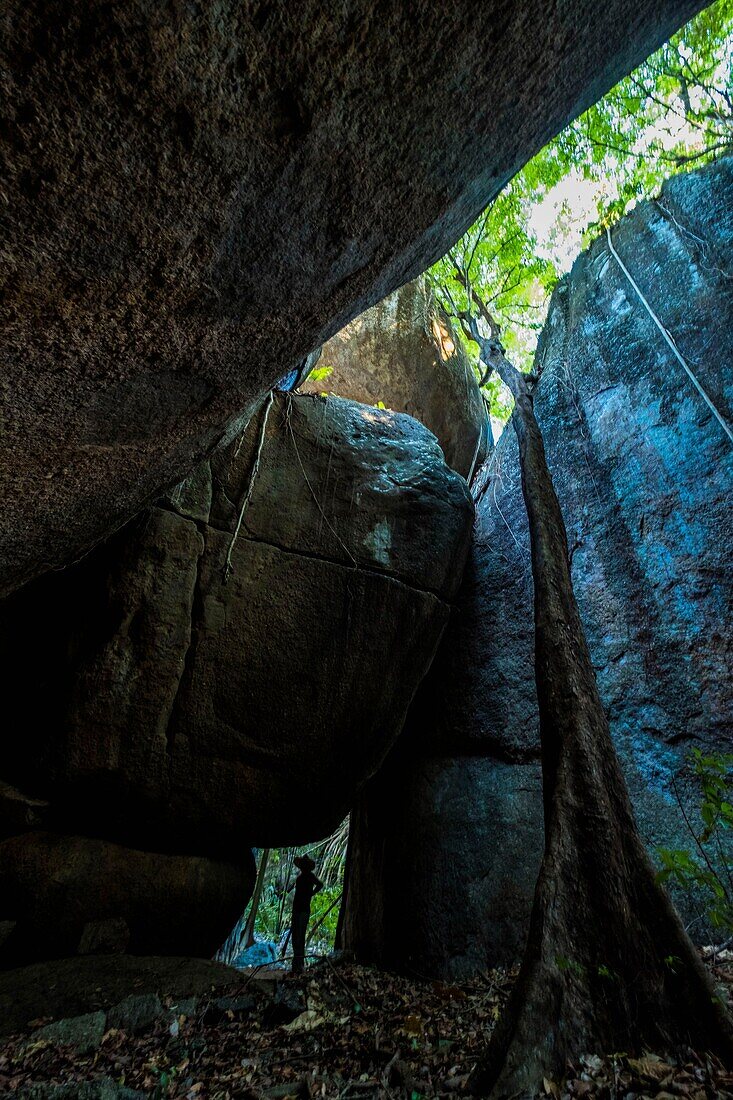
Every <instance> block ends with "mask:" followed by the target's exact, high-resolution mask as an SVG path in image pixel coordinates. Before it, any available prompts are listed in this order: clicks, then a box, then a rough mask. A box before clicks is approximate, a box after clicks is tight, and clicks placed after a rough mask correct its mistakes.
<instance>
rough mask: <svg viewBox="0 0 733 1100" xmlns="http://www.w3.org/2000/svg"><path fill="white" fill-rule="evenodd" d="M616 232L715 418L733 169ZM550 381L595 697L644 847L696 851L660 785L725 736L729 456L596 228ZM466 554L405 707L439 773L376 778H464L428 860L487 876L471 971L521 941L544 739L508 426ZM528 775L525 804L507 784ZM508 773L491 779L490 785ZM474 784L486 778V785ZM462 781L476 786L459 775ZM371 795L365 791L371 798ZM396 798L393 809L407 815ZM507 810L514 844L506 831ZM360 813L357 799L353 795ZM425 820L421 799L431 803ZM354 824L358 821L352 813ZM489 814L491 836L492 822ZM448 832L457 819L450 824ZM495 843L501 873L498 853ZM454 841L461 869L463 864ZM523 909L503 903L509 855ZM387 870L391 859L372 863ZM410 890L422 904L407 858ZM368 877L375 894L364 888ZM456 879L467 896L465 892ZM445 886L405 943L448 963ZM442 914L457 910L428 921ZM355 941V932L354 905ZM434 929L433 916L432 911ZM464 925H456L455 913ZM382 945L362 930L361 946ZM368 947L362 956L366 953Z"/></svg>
mask: <svg viewBox="0 0 733 1100" xmlns="http://www.w3.org/2000/svg"><path fill="white" fill-rule="evenodd" d="M612 240H613V244H614V247H615V249H616V251H617V252H618V254H619V256H620V257H621V259H622V260H623V262H624V263H625V264H626V266H627V267H628V268H629V270H630V273H631V274H632V276H633V278H634V279H635V281H636V282H637V284H638V285H639V287H640V288H641V290H642V292H643V294H644V295H645V297H646V298H647V300H648V302H649V304H650V306H651V308H652V309H653V310H654V312H655V313H656V314H657V315H658V316H659V318H660V320H661V322H662V323H663V324H664V325H665V326H666V328H667V329H668V330H669V332H670V333H671V334H672V336H673V337H674V340H675V341H676V343H677V346H678V348H679V350H680V352H681V353H682V355H683V356H684V358H685V359H686V361H687V362H688V363H689V364H690V366H691V368H692V369H693V371H694V372H695V374H696V376H697V377H698V379H699V381H700V383H701V385H702V386H703V388H704V389H705V391H706V392H707V393H708V394H709V396H710V398H711V400H712V401H713V402H714V404H715V405H716V407H717V408H718V409H719V410H720V412H721V413H722V414H723V416H724V417H727V418H728V420H730V418H731V403H732V401H733V338H732V336H731V326H732V322H733V279H732V275H733V272H732V271H731V255H732V254H733V250H732V248H731V246H732V245H733V162H731V161H730V160H728V161H724V162H721V163H720V164H718V165H717V166H715V167H713V168H710V169H706V170H703V171H701V172H698V173H694V174H690V175H687V176H679V177H677V178H676V179H674V180H672V181H670V182H669V183H668V184H667V186H666V187H665V188H664V190H663V192H662V194H661V196H660V198H659V199H658V200H657V201H656V202H649V203H645V204H643V205H642V206H640V207H639V208H637V209H636V210H635V211H634V212H633V213H632V214H631V215H629V216H628V217H627V218H625V219H624V220H623V222H622V223H621V224H620V225H619V226H618V227H617V228H616V229H615V230H614V233H613V238H612ZM539 363H540V365H541V367H542V372H543V373H542V381H541V383H540V386H539V388H538V391H537V395H536V401H535V407H536V411H537V416H538V420H539V422H540V425H541V427H542V430H543V433H544V436H545V442H546V448H547V454H548V460H549V464H550V468H551V470H552V474H553V478H554V480H555V485H556V488H557V491H558V495H559V497H560V501H561V504H562V506H563V510H564V514H565V519H566V524H567V529H568V542H569V547H570V552H571V557H572V572H573V580H574V583H575V589H576V594H577V597H578V602H579V605H580V610H581V615H582V617H583V622H584V624H585V628H586V632H587V636H588V642H589V645H590V649H591V654H592V657H593V661H594V665H595V667H596V671H597V675H598V681H599V686H600V691H601V696H602V698H603V700H604V703H605V705H606V706H607V708H608V713H609V718H610V722H611V728H612V731H613V734H614V737H615V740H616V744H617V747H618V750H619V753H620V755H621V757H622V760H623V763H624V767H625V771H626V776H627V780H628V783H629V786H630V788H631V792H632V795H633V798H634V804H635V808H636V812H637V816H638V819H639V825H640V828H641V831H642V834H643V836H644V838H645V839H646V841H647V843H648V844H649V845H650V846H652V847H653V846H656V845H660V844H663V845H667V846H672V847H675V846H679V847H689V846H690V838H689V835H687V833H686V830H685V827H684V822H683V820H682V817H681V813H680V810H679V808H678V806H677V804H676V801H675V799H674V796H673V794H672V791H671V779H672V777H673V775H674V774H675V772H676V771H677V770H678V769H679V767H680V765H681V763H682V760H683V758H684V754H685V753H686V751H687V750H688V749H689V748H690V747H691V746H693V745H702V746H709V747H710V748H715V749H721V748H724V747H728V748H730V743H731V731H732V728H733V677H731V671H733V667H732V666H733V640H732V638H733V632H732V631H731V623H732V621H733V615H732V614H731V611H732V604H733V576H732V575H731V549H730V548H731V545H732V538H731V536H732V535H733V518H732V517H733V509H732V508H731V500H732V490H733V447H732V446H731V444H730V441H729V440H728V438H727V436H726V434H725V432H724V431H723V429H722V428H721V426H720V425H719V424H718V422H717V421H716V420H715V418H714V417H713V415H712V414H711V412H710V410H709V408H708V407H707V405H706V403H705V401H704V400H703V398H702V397H701V396H700V395H699V393H698V392H697V391H696V389H695V388H694V386H693V384H692V383H691V381H690V380H689V378H688V377H687V375H686V374H685V371H684V369H683V367H682V366H681V365H680V364H679V363H678V361H677V360H676V359H675V357H674V355H673V354H672V352H671V350H670V348H669V347H668V345H667V344H666V343H665V341H664V339H663V337H662V335H661V333H660V332H659V330H658V329H657V328H656V327H655V325H654V323H653V322H652V320H651V318H650V317H649V314H648V313H647V312H646V310H645V309H644V307H643V305H642V303H641V302H640V300H639V298H638V297H637V295H636V293H635V291H634V290H633V289H632V287H631V285H630V283H629V282H628V280H627V278H626V276H625V275H624V274H623V272H622V271H621V269H620V268H619V266H618V264H617V262H616V260H615V259H614V257H613V256H612V254H611V252H610V250H609V248H608V244H607V241H606V238H605V237H603V238H601V239H599V240H598V241H596V242H595V244H594V245H593V246H592V247H591V248H590V249H589V250H588V251H587V252H585V253H583V255H582V256H581V257H580V258H579V259H578V261H577V262H576V264H575V266H574V268H573V270H572V272H571V274H570V275H569V276H568V277H567V278H566V279H565V280H564V282H563V283H562V284H561V285H560V286H559V287H558V289H557V291H556V293H555V295H554V297H553V301H552V305H551V309H550V314H549V318H548V322H547V326H546V329H545V332H544V333H543V338H542V341H541V346H540V350H539ZM477 493H480V494H481V499H480V504H479V507H478V510H477V521H476V528H475V538H474V545H473V550H472V554H471V558H470V560H469V565H468V568H467V571H466V574H465V578H464V583H463V587H462V590H461V592H460V594H459V601H458V603H459V606H458V610H457V612H456V613H455V615H454V616H453V619H452V622H451V624H450V626H449V628H448V630H447V631H446V634H445V636H444V639H443V642H442V644H441V647H440V650H439V654H438V657H437V659H436V662H435V664H434V666H433V669H432V670H431V673H430V675H429V677H428V680H427V681H426V683H425V684H424V686H423V688H422V689H421V691H420V693H419V696H418V699H417V700H416V703H415V705H414V707H413V710H412V712H411V718H410V720H409V724H408V729H407V732H406V735H405V737H406V738H414V739H416V740H417V739H418V738H419V742H420V744H421V745H422V746H423V749H422V751H423V752H425V751H426V750H425V746H429V747H428V749H427V755H428V756H429V757H431V758H432V759H431V761H430V773H431V780H430V782H429V783H426V782H425V780H424V778H423V773H424V770H425V769H424V768H423V767H422V765H421V767H420V769H417V770H415V768H414V750H413V752H412V753H407V752H406V751H405V750H404V749H403V750H402V755H401V757H400V759H401V760H402V763H400V762H399V761H398V760H397V759H395V763H394V765H393V774H392V775H390V774H389V773H385V774H383V775H382V776H381V777H380V778H379V779H378V781H377V782H378V784H379V785H380V789H379V790H378V791H376V790H375V794H376V795H377V797H379V798H381V799H382V800H384V799H385V790H384V788H385V786H390V785H392V784H395V783H396V784H397V785H398V786H400V787H401V788H405V787H407V788H410V786H411V784H415V785H417V786H418V787H419V790H418V791H416V790H411V791H410V794H409V796H408V798H407V799H405V800H404V804H407V803H409V802H410V801H413V800H415V799H417V800H418V801H419V800H420V798H422V799H423V800H427V801H428V802H431V800H432V802H431V804H432V805H433V806H434V812H436V813H437V812H438V809H437V805H436V804H435V801H434V795H433V791H434V790H435V785H436V780H435V774H436V771H437V770H439V769H441V768H443V769H445V770H446V773H449V774H450V775H451V782H452V784H453V785H454V786H455V785H456V778H455V772H456V769H463V770H464V771H465V773H466V777H467V779H466V784H465V789H466V791H467V792H468V791H469V789H470V791H472V792H473V793H472V794H471V796H470V798H469V795H468V793H467V794H466V798H465V800H464V801H465V802H466V805H464V807H463V810H462V819H463V820H464V822H465V827H464V829H463V834H462V844H456V841H455V837H454V836H453V835H452V834H451V831H450V830H448V831H447V833H446V837H451V839H443V838H442V834H440V835H437V836H434V837H432V839H431V844H434V845H435V850H434V852H433V853H432V855H430V854H425V858H424V860H423V861H422V863H423V865H426V864H429V863H432V862H434V861H436V860H438V861H439V860H441V859H442V858H443V854H444V847H445V845H446V844H447V845H449V846H451V860H452V866H453V878H454V880H455V881H456V882H460V883H465V882H466V881H470V882H474V883H476V882H480V883H481V885H480V888H478V889H475V890H474V893H473V903H474V904H475V905H476V906H478V907H479V908H480V910H481V911H482V912H483V916H484V920H485V922H486V923H487V924H490V925H491V928H492V933H493V940H492V942H489V943H485V944H484V945H482V947H481V949H480V951H479V952H478V954H479V955H480V954H481V952H482V951H484V950H485V955H484V957H483V960H482V961H483V964H486V963H487V962H488V963H490V962H493V961H495V960H504V959H507V958H510V957H512V956H513V955H515V954H516V953H517V951H518V950H519V949H520V947H521V943H522V939H523V933H524V928H523V918H526V916H527V915H528V911H529V905H530V902H531V896H532V890H533V887H534V880H535V876H536V870H537V866H538V864H539V858H540V853H541V844H542V824H541V823H542V807H541V801H540V793H539V792H540V785H539V767H538V764H537V758H538V730H537V712H536V703H535V690H534V680H533V667H532V661H533V622H532V578H531V572H530V558H529V544H528V533H527V521H526V514H525V510H524V505H523V501H522V495H521V484H520V477H519V466H518V454H517V444H516V440H515V437H514V433H513V432H512V431H511V430H510V431H507V432H506V433H505V434H504V436H503V437H502V440H501V442H500V444H499V446H498V447H497V449H496V452H495V455H494V456H493V457H492V459H491V460H490V462H489V463H488V464H487V467H486V468H485V470H484V472H483V474H482V479H481V483H480V485H479V487H478V489H477ZM507 762H509V763H511V762H514V763H515V764H517V765H521V766H522V767H521V774H522V776H523V783H525V784H526V783H528V782H530V778H531V776H532V773H534V783H535V792H536V794H535V798H534V799H533V800H531V801H530V806H531V811H530V812H531V814H532V815H533V828H532V829H530V830H529V831H528V829H527V821H526V814H527V800H526V798H525V799H524V800H522V801H521V802H520V801H518V800H517V799H516V796H515V786H516V782H515V778H514V775H513V772H514V770H517V773H519V769H518V768H517V769H509V772H508V773H507V771H506V764H507ZM502 775H503V776H505V778H504V779H501V780H499V781H497V777H499V776H502ZM477 776H482V779H481V782H478V781H477ZM469 778H470V782H469ZM370 797H374V795H372V796H370V795H367V796H365V806H366V807H367V809H368V802H369V799H370ZM401 806H402V803H401V804H400V805H399V806H397V807H396V810H395V813H396V814H397V815H400V812H401ZM513 807H516V808H517V812H518V814H519V815H520V816H518V817H517V820H516V828H518V829H521V831H522V836H523V838H524V841H523V847H522V852H521V853H520V856H519V858H517V853H516V846H515V845H512V844H510V843H509V841H508V840H507V833H508V832H511V831H512V822H511V815H512V812H513ZM360 812H366V810H365V809H364V808H362V810H361V811H360ZM425 812H428V811H426V810H424V813H425ZM357 816H358V815H357ZM494 822H496V827H495V828H493V829H492V823H494ZM386 827H387V828H388V830H389V834H390V835H395V834H397V835H400V834H402V835H403V836H404V840H403V841H402V840H401V841H400V842H398V844H397V845H395V846H394V847H393V848H392V849H391V850H390V856H389V857H388V858H389V859H392V858H394V860H395V861H397V864H398V865H399V861H400V860H404V859H405V851H402V850H401V845H402V844H403V843H404V844H405V848H406V849H408V848H409V845H410V844H412V843H413V842H414V841H415V839H416V838H415V835H414V833H412V832H411V829H410V827H409V818H407V817H405V818H404V820H403V819H402V817H401V816H400V818H399V820H397V819H396V818H395V816H394V815H393V816H392V818H391V819H390V821H389V823H388V825H387V826H386ZM454 832H455V830H454ZM497 847H498V849H499V850H500V851H501V849H502V848H503V849H504V850H505V851H506V855H507V860H506V861H504V864H503V866H502V871H501V873H499V872H498V871H497V869H496V868H497V864H498V863H501V862H502V861H501V860H498V859H497V851H496V849H497ZM461 852H462V860H463V862H462V864H461V861H460V856H461ZM507 863H508V864H509V866H510V874H511V892H512V896H513V898H514V902H515V906H514V911H513V913H512V914H511V916H509V915H508V916H507V918H506V919H505V920H502V919H499V920H497V919H496V914H497V913H499V914H501V913H503V912H504V911H505V900H504V899H505V894H506V890H507V886H506V864H507ZM384 875H385V881H387V880H388V876H389V869H388V868H387V869H386V870H385V872H384ZM413 879H414V881H412V882H411V883H410V884H409V890H406V891H404V893H405V894H407V893H409V894H411V895H412V896H413V897H414V896H415V895H418V896H423V894H424V889H425V883H424V882H423V881H421V879H420V867H416V868H415V873H414V875H413ZM374 888H375V886H374V885H372V889H374ZM461 889H462V887H461ZM453 900H454V902H455V904H450V901H449V899H447V897H446V895H445V893H444V894H443V895H442V899H441V906H440V911H438V910H436V912H435V913H434V916H435V921H437V922H438V923H439V924H440V925H441V935H442V937H443V938H444V940H445V941H446V946H445V947H444V949H443V951H442V955H441V957H440V959H439V960H438V964H437V965H434V960H435V955H434V953H432V946H431V944H430V943H429V942H428V939H427V938H424V939H423V940H422V942H418V943H417V944H415V943H414V942H413V943H412V944H411V945H410V950H411V952H412V954H413V957H414V965H415V967H416V969H420V968H421V967H420V963H421V961H422V962H424V963H426V965H427V966H431V965H432V966H433V968H434V969H437V970H439V971H441V972H444V973H454V974H455V973H463V972H466V970H467V969H471V968H475V967H476V965H477V964H476V952H475V951H474V952H473V955H472V956H471V961H470V962H469V963H468V964H467V963H466V961H465V951H464V947H463V941H464V938H465V935H464V933H465V930H466V927H474V926H476V923H477V922H476V917H475V915H474V914H469V915H468V916H466V917H464V916H463V915H462V914H463V913H464V912H466V906H465V904H464V902H463V901H462V900H461V898H460V897H459V892H458V888H456V889H454V897H453ZM403 904H404V900H403V898H400V897H398V896H397V895H394V896H390V897H387V898H385V904H384V920H383V924H382V928H381V930H380V933H379V937H377V939H379V938H380V937H381V942H382V945H384V944H385V943H386V944H387V946H388V952H391V953H392V955H393V957H398V956H399V955H400V954H402V953H403V952H405V951H407V950H408V948H407V947H406V945H405V943H403V942H399V940H400V935H401V934H402V932H401V930H402V929H403V928H405V927H406V924H405V921H404V919H403V918H404V912H403V911H401V907H402V906H403ZM443 912H445V913H451V914H452V915H451V920H450V922H449V921H448V918H447V916H446V917H443V916H442V915H441V914H442V913H443ZM352 917H353V918H354V926H353V934H354V936H355V938H356V939H358V938H359V928H358V914H356V913H352ZM425 922H426V924H430V918H429V916H426V917H425ZM462 922H463V925H464V926H463V927H462V926H461V925H462ZM372 942H374V937H372ZM380 951H381V946H380V947H379V949H378V950H375V951H374V952H373V953H375V954H377V955H379V954H380Z"/></svg>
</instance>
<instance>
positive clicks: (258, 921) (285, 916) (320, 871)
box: [217, 818, 349, 962]
mask: <svg viewBox="0 0 733 1100" xmlns="http://www.w3.org/2000/svg"><path fill="white" fill-rule="evenodd" d="M348 837H349V819H348V818H346V819H345V820H344V821H343V822H342V823H341V825H339V827H338V829H336V831H335V832H334V833H332V835H331V836H330V837H327V838H326V840H323V841H320V842H319V843H316V844H306V845H304V846H302V847H299V848H271V849H270V854H269V859H268V861H267V869H266V873H265V879H264V887H263V890H262V895H261V898H260V903H259V906H258V908H257V915H256V918H255V925H254V928H255V933H256V935H257V937H259V939H264V940H269V941H271V942H274V943H280V942H281V941H282V940H283V937H284V936H285V933H286V932H287V930H288V928H289V927H290V916H291V911H292V904H293V894H292V886H293V884H294V883H295V878H296V875H297V868H296V867H295V864H294V860H295V858H296V856H302V855H308V856H310V857H311V859H313V860H314V861H315V864H316V869H315V874H316V875H317V876H318V878H319V879H320V880H321V881H322V882H323V886H324V889H323V890H321V891H320V892H319V893H318V894H315V895H314V897H313V899H312V901H311V919H310V922H309V924H308V934H309V936H310V937H312V938H311V939H310V940H309V949H310V950H312V951H315V952H317V953H318V954H326V953H327V952H329V951H331V950H333V946H334V940H335V937H336V926H337V924H338V916H339V905H338V903H337V899H339V898H340V896H341V892H342V890H343V881H344V865H345V861H346V845H347V842H348ZM248 912H249V906H248V907H247V909H245V911H244V913H243V914H242V916H241V917H240V919H239V920H238V921H237V924H236V925H235V927H234V928H233V930H232V932H231V934H230V935H229V937H228V938H227V940H226V942H225V944H224V945H223V947H222V949H221V951H220V952H219V953H218V956H217V957H218V958H219V959H221V961H222V962H232V961H233V960H234V959H235V958H236V956H237V955H238V954H239V951H240V950H241V948H242V933H243V929H244V927H245V922H246V919H247V915H248Z"/></svg>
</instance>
